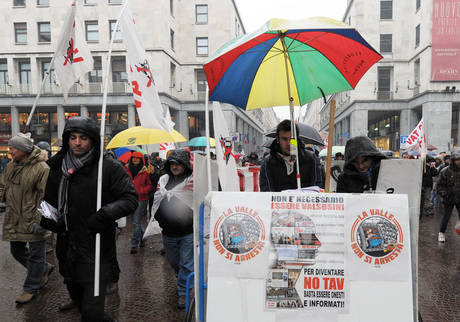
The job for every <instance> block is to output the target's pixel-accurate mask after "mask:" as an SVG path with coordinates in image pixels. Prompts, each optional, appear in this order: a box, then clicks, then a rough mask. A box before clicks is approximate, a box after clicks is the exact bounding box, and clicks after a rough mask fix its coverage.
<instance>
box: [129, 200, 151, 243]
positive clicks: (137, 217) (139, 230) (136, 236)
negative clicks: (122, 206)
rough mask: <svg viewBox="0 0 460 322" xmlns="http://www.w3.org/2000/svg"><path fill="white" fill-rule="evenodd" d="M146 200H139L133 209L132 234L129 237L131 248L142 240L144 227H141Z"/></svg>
mask: <svg viewBox="0 0 460 322" xmlns="http://www.w3.org/2000/svg"><path fill="white" fill-rule="evenodd" d="M148 202H149V201H148V200H143V201H140V200H139V204H138V206H137V208H136V210H135V211H134V214H133V216H132V218H133V236H132V237H131V248H137V246H139V243H140V242H141V241H142V236H143V235H144V227H142V219H143V218H144V216H145V212H146V211H147V205H148Z"/></svg>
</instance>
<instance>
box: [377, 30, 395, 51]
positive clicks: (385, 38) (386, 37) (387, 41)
mask: <svg viewBox="0 0 460 322" xmlns="http://www.w3.org/2000/svg"><path fill="white" fill-rule="evenodd" d="M392 36H393V35H392V34H381V35H380V52H382V53H391V52H392V51H393V48H392Z"/></svg>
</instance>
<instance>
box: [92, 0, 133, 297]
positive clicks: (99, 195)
mask: <svg viewBox="0 0 460 322" xmlns="http://www.w3.org/2000/svg"><path fill="white" fill-rule="evenodd" d="M128 2H129V0H126V1H125V4H124V5H123V8H122V9H121V12H120V15H119V16H118V19H117V22H116V23H115V27H114V28H113V30H112V39H111V40H110V46H109V52H108V54H107V69H106V71H105V77H104V94H103V96H102V111H101V131H100V140H101V141H100V151H99V163H98V170H97V206H96V209H97V210H99V209H101V205H102V161H103V160H104V131H105V113H106V110H107V90H108V84H109V75H110V57H111V55H112V47H113V40H114V39H115V33H116V32H117V29H118V24H119V22H120V18H121V16H122V15H123V12H124V11H125V9H126V7H127V5H128ZM95 248H96V249H95V256H94V296H99V281H100V264H101V234H99V233H97V234H96V247H95Z"/></svg>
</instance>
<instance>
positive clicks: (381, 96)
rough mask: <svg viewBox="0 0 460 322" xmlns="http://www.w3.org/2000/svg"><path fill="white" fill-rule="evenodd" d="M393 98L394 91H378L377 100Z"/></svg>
mask: <svg viewBox="0 0 460 322" xmlns="http://www.w3.org/2000/svg"><path fill="white" fill-rule="evenodd" d="M392 99H393V92H392V91H378V92H377V100H378V101H390V100H392Z"/></svg>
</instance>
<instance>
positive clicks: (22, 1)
mask: <svg viewBox="0 0 460 322" xmlns="http://www.w3.org/2000/svg"><path fill="white" fill-rule="evenodd" d="M13 6H14V7H25V6H26V0H13Z"/></svg>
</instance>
